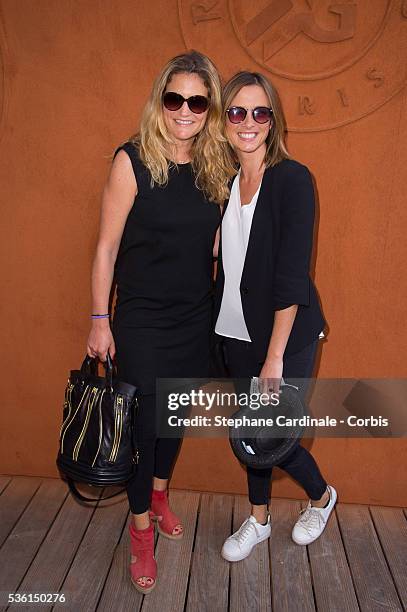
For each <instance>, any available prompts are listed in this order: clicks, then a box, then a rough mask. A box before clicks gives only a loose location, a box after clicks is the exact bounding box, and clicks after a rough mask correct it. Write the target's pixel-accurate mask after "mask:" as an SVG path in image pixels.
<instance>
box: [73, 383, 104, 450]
mask: <svg viewBox="0 0 407 612" xmlns="http://www.w3.org/2000/svg"><path fill="white" fill-rule="evenodd" d="M98 390H99V389H98V388H97V387H92V391H91V394H93V397H92V398H91V399H90V401H89V402H88V409H87V411H86V417H85V422H84V424H83V427H82V431H81V433H80V434H79V438H78V439H77V441H76V444H75V446H74V449H73V453H72V459H73V460H74V461H78V455H79V451H80V449H81V445H82V442H83V438H84V437H85V433H86V430H87V428H88V425H89V419H90V415H91V414H92V409H93V404H94V403H95V399H96V395H97V392H98Z"/></svg>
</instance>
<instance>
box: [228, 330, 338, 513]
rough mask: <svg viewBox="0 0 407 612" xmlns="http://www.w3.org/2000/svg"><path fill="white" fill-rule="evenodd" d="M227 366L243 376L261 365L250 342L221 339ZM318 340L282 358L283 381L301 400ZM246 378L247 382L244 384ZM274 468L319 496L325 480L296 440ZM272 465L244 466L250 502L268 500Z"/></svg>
mask: <svg viewBox="0 0 407 612" xmlns="http://www.w3.org/2000/svg"><path fill="white" fill-rule="evenodd" d="M224 346H225V352H226V359H227V365H228V369H229V372H230V375H231V376H232V377H233V378H247V377H249V379H250V378H251V377H252V376H258V375H259V374H260V371H261V368H262V366H263V363H262V362H259V360H258V359H256V357H255V355H254V354H253V349H252V345H251V342H245V341H243V340H235V339H234V338H224ZM317 348H318V340H315V341H314V342H313V343H312V344H310V345H309V346H306V347H305V348H304V349H302V350H301V351H299V352H298V353H295V354H293V355H288V356H285V357H284V358H283V378H284V380H285V382H287V383H292V384H295V385H296V386H298V387H299V390H300V393H301V395H302V397H303V398H304V399H305V398H306V394H307V390H308V381H307V380H304V379H309V378H311V376H312V372H313V369H314V364H315V357H316V353H317ZM248 384H249V380H248V381H247V385H248ZM278 467H279V468H281V469H282V470H284V471H285V472H287V473H288V474H290V476H292V477H293V478H294V479H295V480H296V481H297V482H298V483H299V484H300V485H301V486H302V487H303V489H304V490H305V491H306V493H307V495H308V496H309V497H310V498H311V499H314V500H317V499H319V498H320V497H322V495H323V494H324V492H325V490H326V486H327V483H326V482H325V480H324V479H323V477H322V475H321V473H320V471H319V468H318V466H317V464H316V462H315V460H314V458H313V456H312V455H311V453H310V452H308V451H307V450H306V449H305V448H304V447H303V446H301V445H300V443H299V441H298V442H297V444H296V446H295V447H294V449H293V450H292V452H291V453H290V454H289V455H288V456H287V457H286V458H285V459H284V460H283V461H282V462H281V463H279V464H278ZM272 470H273V468H270V469H260V470H259V469H255V468H252V467H247V481H248V487H249V500H250V503H252V504H253V505H263V504H267V503H268V499H269V491H270V483H271V475H272Z"/></svg>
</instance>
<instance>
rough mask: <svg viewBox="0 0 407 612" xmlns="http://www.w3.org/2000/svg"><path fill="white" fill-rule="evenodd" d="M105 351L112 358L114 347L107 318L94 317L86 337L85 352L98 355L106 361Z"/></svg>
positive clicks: (93, 355)
mask: <svg viewBox="0 0 407 612" xmlns="http://www.w3.org/2000/svg"><path fill="white" fill-rule="evenodd" d="M107 351H109V354H110V357H111V358H112V359H113V358H114V356H115V353H116V347H115V344H114V339H113V334H112V331H111V329H110V324H109V319H94V320H93V322H92V329H91V330H90V334H89V338H88V344H87V353H88V355H89V357H99V359H100V360H101V361H106V354H107Z"/></svg>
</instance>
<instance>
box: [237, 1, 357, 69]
mask: <svg viewBox="0 0 407 612" xmlns="http://www.w3.org/2000/svg"><path fill="white" fill-rule="evenodd" d="M308 5H309V8H308V10H307V11H303V10H299V11H293V10H292V9H293V8H294V3H293V2H291V0H273V2H271V3H270V4H269V5H268V6H266V7H265V8H264V9H263V10H262V11H260V13H258V14H257V15H256V16H255V17H254V18H253V19H251V20H250V21H249V23H248V24H247V26H246V43H247V45H250V44H251V43H253V42H254V41H255V40H257V39H258V38H259V37H260V36H261V35H262V34H264V33H265V32H267V31H268V30H269V29H270V28H271V27H272V26H273V25H274V24H275V23H277V22H279V21H280V20H281V19H282V18H285V19H284V24H283V25H282V27H281V28H280V31H279V33H278V34H277V35H276V36H275V37H274V38H273V37H271V38H269V39H267V41H266V42H265V43H264V44H265V58H264V59H270V58H271V57H272V56H273V55H274V54H275V53H277V52H278V51H279V50H280V49H282V47H284V46H285V45H286V44H288V43H289V42H290V41H291V40H293V39H294V38H295V37H296V36H297V34H299V33H300V32H303V33H304V34H306V35H307V36H309V37H310V38H312V39H313V40H315V41H317V42H339V41H341V40H346V39H347V38H352V36H353V35H354V33H355V17H356V4H338V3H335V4H329V5H328V7H327V10H328V11H329V12H330V13H333V14H334V15H338V16H339V23H338V25H337V27H336V28H334V29H328V28H327V27H321V26H320V25H319V24H318V23H317V21H316V16H315V12H314V10H313V8H312V5H311V3H310V2H308ZM277 27H278V25H277Z"/></svg>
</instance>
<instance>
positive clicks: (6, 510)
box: [0, 476, 41, 546]
mask: <svg viewBox="0 0 407 612" xmlns="http://www.w3.org/2000/svg"><path fill="white" fill-rule="evenodd" d="M40 484H41V479H40V478H27V477H25V476H14V477H13V479H12V481H11V482H10V483H9V485H8V487H7V488H6V489H5V490H4V491H3V493H2V494H1V495H0V546H1V545H2V544H3V542H4V540H5V539H6V538H7V536H8V535H9V533H10V531H11V530H12V529H13V527H14V525H15V524H16V523H17V521H18V519H19V518H20V516H21V514H22V513H23V512H24V510H25V508H26V506H27V504H28V503H29V502H30V500H31V498H32V496H33V495H34V494H35V492H36V490H37V489H38V487H39V486H40Z"/></svg>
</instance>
